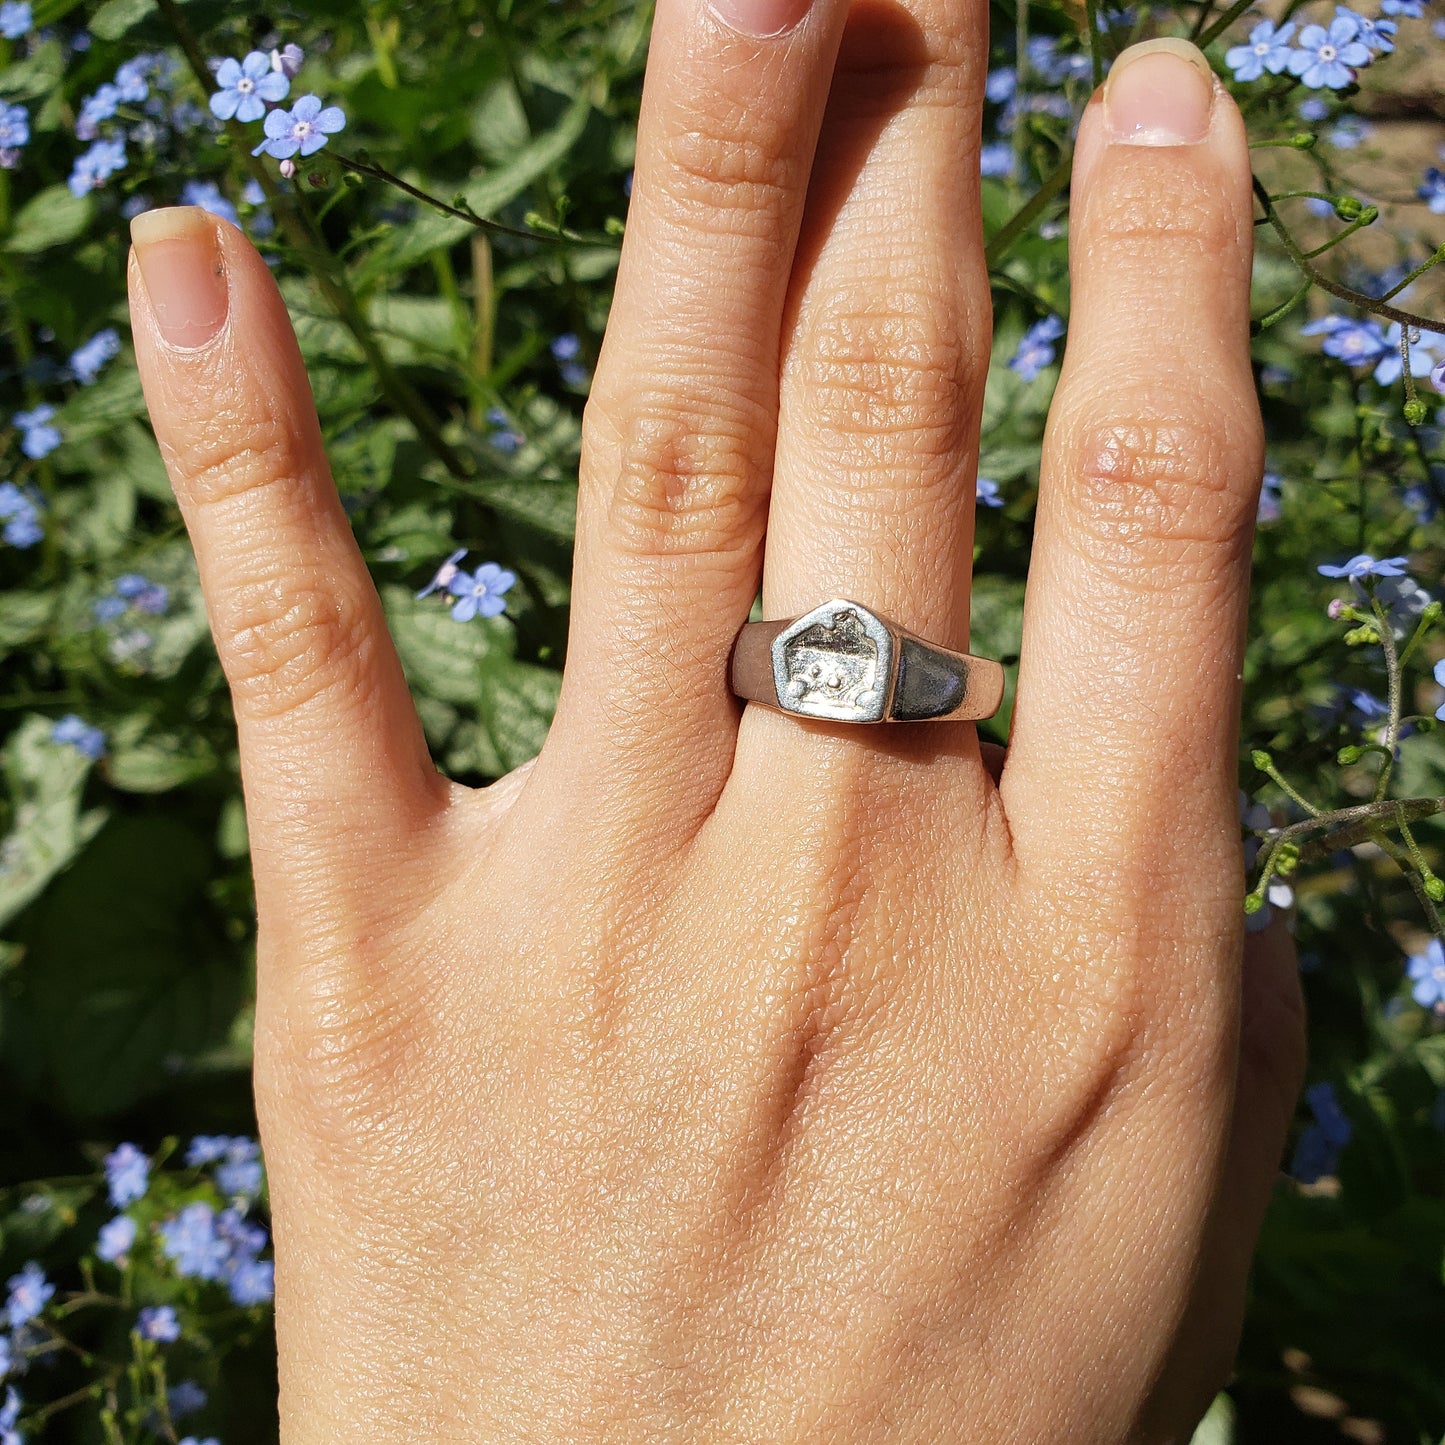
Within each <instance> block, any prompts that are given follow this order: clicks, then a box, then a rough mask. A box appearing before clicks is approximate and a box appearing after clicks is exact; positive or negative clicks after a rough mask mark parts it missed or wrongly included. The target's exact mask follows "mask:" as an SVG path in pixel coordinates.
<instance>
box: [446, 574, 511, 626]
mask: <svg viewBox="0 0 1445 1445" xmlns="http://www.w3.org/2000/svg"><path fill="white" fill-rule="evenodd" d="M516 580H517V574H516V573H515V572H510V571H508V570H507V568H505V567H499V566H498V565H497V564H496V563H495V562H483V563H482V565H481V566H480V567H478V568H477V570H476V571H475V572H463V571H461V570H460V569H458V571H457V573H456V575H455V576H454V577H453V578H452V579H451V580H450V581H449V582H448V583H447V591H448V592H450V593H451V595H452V596H453V597H455V598H456V599H457V600H456V602H455V603H453V604H452V616H453V617H454V618H455V619H456V620H457V621H458V622H470V621H471V620H472V618H474V617H496V616H497V615H498V613H500V612H502V611H504V610H505V608H506V605H507V604H506V601H505V596H506V593H507V592H508V591H509V590H510V589H511V587H512V586H513V585H514V584H515V583H516Z"/></svg>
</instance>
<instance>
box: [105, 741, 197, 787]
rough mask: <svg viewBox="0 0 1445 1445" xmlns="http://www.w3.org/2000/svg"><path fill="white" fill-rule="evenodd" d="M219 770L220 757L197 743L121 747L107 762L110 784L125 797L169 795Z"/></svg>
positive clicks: (153, 743) (169, 742)
mask: <svg viewBox="0 0 1445 1445" xmlns="http://www.w3.org/2000/svg"><path fill="white" fill-rule="evenodd" d="M215 770H216V756H215V754H214V753H212V752H211V751H210V749H209V748H207V747H205V745H204V744H203V743H202V742H201V741H200V740H199V739H196V740H194V741H193V742H191V743H190V744H189V745H188V744H187V743H185V742H183V741H182V740H181V739H179V738H156V737H152V738H149V739H147V740H146V741H144V742H140V743H136V744H134V745H133V746H130V747H121V746H119V745H117V746H116V747H114V748H113V749H112V751H111V754H110V757H109V758H108V759H107V760H106V767H105V776H106V781H107V782H109V783H110V785H111V786H112V787H115V788H119V789H120V790H121V791H122V792H124V793H165V792H169V791H170V790H171V789H172V788H179V787H181V786H182V785H183V784H185V783H193V782H195V781H196V779H197V778H204V777H208V776H209V775H210V774H211V773H213V772H215Z"/></svg>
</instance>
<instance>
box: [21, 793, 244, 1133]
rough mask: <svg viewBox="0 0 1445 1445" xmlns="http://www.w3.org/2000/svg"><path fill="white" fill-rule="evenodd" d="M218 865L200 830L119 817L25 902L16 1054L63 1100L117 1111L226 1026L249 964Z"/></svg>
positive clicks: (71, 1105)
mask: <svg viewBox="0 0 1445 1445" xmlns="http://www.w3.org/2000/svg"><path fill="white" fill-rule="evenodd" d="M214 866H215V858H214V854H213V851H212V849H211V847H210V844H209V843H208V841H207V839H206V837H205V836H204V835H203V834H201V833H198V832H197V831H196V830H194V829H193V828H190V827H188V826H187V825H185V824H183V823H180V822H177V821H175V820H173V819H170V818H161V817H136V818H118V819H116V820H115V821H114V822H113V823H111V824H110V825H109V826H108V827H107V828H105V829H104V830H103V831H102V832H101V834H100V836H99V837H97V838H96V839H95V841H94V842H93V843H92V844H91V845H90V847H89V848H88V849H86V851H85V853H84V854H83V855H82V857H81V859H80V860H79V862H77V863H76V865H75V866H74V867H73V868H72V869H71V870H70V871H69V872H67V873H66V874H65V875H64V876H63V877H61V878H60V879H58V880H57V881H56V882H55V884H54V885H53V886H52V887H51V888H50V889H49V890H48V891H47V892H46V894H45V896H44V897H43V898H42V899H40V901H39V902H38V903H37V904H36V905H35V906H34V907H33V908H32V909H31V910H30V911H29V913H27V915H26V917H25V919H24V926H23V927H22V928H21V929H20V930H19V931H18V937H19V940H20V942H21V943H23V944H24V945H25V947H26V960H25V963H24V964H23V965H22V967H21V968H20V969H19V970H17V971H16V974H15V975H14V977H16V978H18V979H19V980H20V985H19V989H18V993H17V997H16V999H15V1002H14V1006H13V1008H12V1010H11V1012H10V1013H7V1016H6V1028H7V1035H8V1037H7V1039H6V1053H7V1055H8V1056H9V1057H10V1059H11V1061H12V1063H13V1064H14V1065H15V1066H16V1067H17V1069H18V1070H19V1072H20V1073H21V1074H22V1076H28V1077H29V1078H30V1079H31V1081H32V1082H33V1083H34V1085H36V1086H37V1087H41V1088H44V1089H45V1090H46V1092H47V1096H48V1098H49V1099H50V1101H51V1102H52V1103H53V1104H55V1105H56V1106H57V1107H59V1108H61V1109H63V1110H65V1111H66V1112H68V1113H70V1114H73V1115H78V1116H80V1117H94V1116H97V1115H107V1114H113V1113H118V1112H120V1111H121V1110H124V1109H126V1108H128V1107H130V1105H132V1104H133V1103H134V1102H135V1101H136V1100H137V1099H139V1098H141V1097H143V1096H144V1095H145V1094H146V1093H148V1092H150V1091H152V1090H153V1089H155V1088H157V1087H159V1086H161V1085H162V1084H163V1083H165V1081H166V1080H167V1079H168V1078H170V1077H171V1076H172V1074H173V1072H174V1068H175V1065H176V1064H177V1063H178V1062H181V1061H184V1059H185V1058H186V1057H187V1056H188V1055H192V1054H195V1053H197V1052H198V1051H200V1050H201V1049H203V1048H205V1047H207V1046H208V1045H211V1044H214V1043H217V1042H219V1041H220V1040H221V1039H223V1038H224V1037H225V1034H226V1030H227V1027H228V1026H229V1024H230V1022H231V1020H232V1018H233V1017H234V1016H235V1012H236V1008H237V1006H238V1005H239V1003H240V1001H241V977H242V975H241V973H240V971H239V970H238V969H237V968H236V966H235V963H234V962H230V963H228V962H227V954H228V952H232V951H231V950H228V948H227V945H226V940H225V937H224V935H223V934H222V933H221V931H220V929H219V926H218V923H217V921H216V920H215V918H214V917H213V915H212V912H211V910H210V908H209V906H208V904H207V901H206V884H207V881H208V880H209V878H210V876H211V873H212V871H213V868H214ZM232 956H233V957H234V954H233V953H232ZM17 1035H19V1037H17Z"/></svg>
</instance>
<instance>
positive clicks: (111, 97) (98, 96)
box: [75, 80, 122, 140]
mask: <svg viewBox="0 0 1445 1445" xmlns="http://www.w3.org/2000/svg"><path fill="white" fill-rule="evenodd" d="M121 99H122V97H121V93H120V88H119V87H118V86H116V85H113V84H112V83H111V82H110V81H108V80H107V81H106V82H105V84H104V85H102V86H101V87H100V89H99V90H96V91H94V92H93V93H92V94H90V95H87V96H86V97H85V99H84V100H83V101H81V102H80V110H79V112H78V113H77V114H76V117H75V138H76V139H77V140H94V139H95V138H96V136H98V135H99V134H100V125H101V122H102V121H106V120H111V119H112V118H113V117H114V116H115V112H116V109H117V108H118V107H119V105H120V102H121Z"/></svg>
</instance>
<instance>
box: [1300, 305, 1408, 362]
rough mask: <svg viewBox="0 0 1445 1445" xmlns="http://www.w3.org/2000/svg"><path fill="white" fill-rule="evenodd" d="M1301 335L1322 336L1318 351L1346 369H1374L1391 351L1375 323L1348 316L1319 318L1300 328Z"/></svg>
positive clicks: (1377, 323) (1382, 332) (1377, 324)
mask: <svg viewBox="0 0 1445 1445" xmlns="http://www.w3.org/2000/svg"><path fill="white" fill-rule="evenodd" d="M1300 335H1301V336H1323V337H1324V338H1325V339H1324V341H1323V342H1322V343H1321V345H1320V349H1321V350H1322V351H1323V352H1324V353H1325V355H1326V356H1333V357H1335V358H1336V359H1338V360H1340V361H1343V362H1345V363H1346V365H1348V366H1373V365H1374V364H1375V362H1377V361H1379V360H1380V358H1381V357H1382V356H1384V355H1386V354H1387V353H1388V351H1389V349H1390V343H1389V342H1388V341H1387V340H1386V339H1385V332H1384V330H1383V329H1382V328H1381V326H1380V323H1379V322H1378V321H1354V320H1351V319H1350V318H1349V317H1347V316H1321V317H1320V318H1319V319H1318V320H1316V321H1311V322H1309V323H1308V324H1307V325H1304V326H1301V327H1300Z"/></svg>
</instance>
